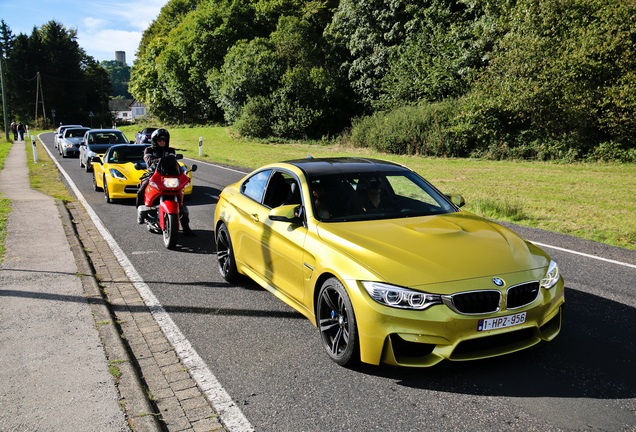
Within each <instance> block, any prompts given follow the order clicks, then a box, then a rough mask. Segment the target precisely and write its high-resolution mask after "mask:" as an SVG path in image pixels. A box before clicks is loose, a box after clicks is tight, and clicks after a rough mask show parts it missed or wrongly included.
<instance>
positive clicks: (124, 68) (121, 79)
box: [100, 60, 132, 99]
mask: <svg viewBox="0 0 636 432" xmlns="http://www.w3.org/2000/svg"><path fill="white" fill-rule="evenodd" d="M100 66H101V67H103V68H104V70H105V71H107V72H108V75H109V76H110V82H111V84H112V87H113V91H112V93H111V94H110V95H111V96H112V97H117V96H120V97H123V98H124V99H131V98H132V95H131V94H130V92H129V91H128V85H129V83H130V66H128V65H126V64H124V63H122V62H120V61H117V60H109V61H103V62H101V63H100Z"/></svg>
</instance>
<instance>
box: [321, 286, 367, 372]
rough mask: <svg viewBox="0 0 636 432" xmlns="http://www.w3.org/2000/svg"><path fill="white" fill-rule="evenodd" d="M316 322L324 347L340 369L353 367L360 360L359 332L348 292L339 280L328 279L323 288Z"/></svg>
mask: <svg viewBox="0 0 636 432" xmlns="http://www.w3.org/2000/svg"><path fill="white" fill-rule="evenodd" d="M316 321H317V324H318V330H320V336H321V338H322V342H323V346H324V347H325V350H326V351H327V354H328V355H329V357H331V359H332V360H333V361H334V362H336V363H337V364H339V365H340V366H351V365H353V364H355V363H357V362H358V361H359V360H360V348H359V341H358V328H357V325H356V317H355V314H354V312H353V305H352V304H351V300H350V299H349V295H348V294H347V290H346V289H345V288H344V286H343V285H342V283H341V282H340V281H339V280H338V278H336V277H331V278H329V279H327V280H326V281H325V282H324V283H323V284H322V287H321V288H320V293H319V294H318V303H317V310H316Z"/></svg>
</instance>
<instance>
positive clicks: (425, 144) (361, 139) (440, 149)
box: [350, 100, 468, 156]
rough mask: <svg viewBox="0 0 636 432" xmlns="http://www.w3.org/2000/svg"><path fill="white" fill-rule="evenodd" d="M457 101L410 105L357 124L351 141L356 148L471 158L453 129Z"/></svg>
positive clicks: (376, 115) (362, 119)
mask: <svg viewBox="0 0 636 432" xmlns="http://www.w3.org/2000/svg"><path fill="white" fill-rule="evenodd" d="M455 112H456V101H454V100H448V101H445V102H437V103H432V104H427V105H425V106H421V107H413V106H407V107H402V108H398V109H394V110H391V111H388V112H386V113H375V114H373V115H371V116H367V117H363V118H359V119H357V120H355V121H354V124H353V127H352V129H351V135H350V140H351V142H352V143H353V144H354V145H357V146H368V147H373V148H375V149H376V150H379V151H383V152H387V153H396V154H409V155H429V156H468V148H467V147H466V143H465V142H463V141H462V140H461V136H460V135H459V134H457V133H456V131H455V130H454V128H453V127H452V126H451V125H452V123H453V117H454V115H455Z"/></svg>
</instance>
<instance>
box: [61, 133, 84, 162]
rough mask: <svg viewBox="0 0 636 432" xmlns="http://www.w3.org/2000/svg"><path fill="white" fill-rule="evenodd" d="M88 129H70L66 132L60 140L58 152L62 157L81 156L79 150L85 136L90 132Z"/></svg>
mask: <svg viewBox="0 0 636 432" xmlns="http://www.w3.org/2000/svg"><path fill="white" fill-rule="evenodd" d="M89 130H90V128H87V127H69V128H67V129H65V130H64V132H63V136H62V138H60V139H59V141H58V145H57V150H58V152H59V153H60V155H61V156H62V157H64V158H65V157H68V156H79V148H80V144H81V143H82V139H83V138H84V134H85V133H86V132H87V131H89Z"/></svg>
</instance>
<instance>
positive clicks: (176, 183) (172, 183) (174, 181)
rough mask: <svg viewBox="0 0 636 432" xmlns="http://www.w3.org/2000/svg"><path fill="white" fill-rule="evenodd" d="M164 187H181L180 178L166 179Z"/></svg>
mask: <svg viewBox="0 0 636 432" xmlns="http://www.w3.org/2000/svg"><path fill="white" fill-rule="evenodd" d="M163 186H164V187H165V188H168V189H176V188H178V187H179V178H178V177H164V179H163Z"/></svg>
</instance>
